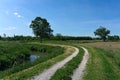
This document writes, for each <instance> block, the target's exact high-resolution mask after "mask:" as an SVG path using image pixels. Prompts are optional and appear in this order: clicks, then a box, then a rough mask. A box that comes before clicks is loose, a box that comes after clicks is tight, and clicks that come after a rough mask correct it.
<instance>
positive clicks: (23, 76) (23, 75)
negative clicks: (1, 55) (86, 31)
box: [3, 47, 74, 80]
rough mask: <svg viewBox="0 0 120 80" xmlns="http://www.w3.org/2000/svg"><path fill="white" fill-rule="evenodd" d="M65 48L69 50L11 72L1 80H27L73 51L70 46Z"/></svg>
mask: <svg viewBox="0 0 120 80" xmlns="http://www.w3.org/2000/svg"><path fill="white" fill-rule="evenodd" d="M66 50H69V51H65V52H67V53H64V54H62V55H59V56H57V57H55V58H52V59H50V60H48V61H46V62H43V63H40V64H37V65H35V66H33V67H31V68H28V69H26V70H23V71H20V72H18V73H15V74H12V75H10V76H6V77H5V78H3V80H27V79H29V78H31V77H33V76H35V75H37V74H39V73H41V72H42V71H44V70H45V69H47V68H49V67H50V66H52V65H53V64H55V63H57V62H59V61H61V60H63V59H64V58H66V57H67V56H69V55H71V53H72V52H73V51H74V49H73V48H70V47H69V48H67V49H66Z"/></svg>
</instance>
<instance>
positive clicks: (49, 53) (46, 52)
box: [0, 42, 64, 78]
mask: <svg viewBox="0 0 120 80" xmlns="http://www.w3.org/2000/svg"><path fill="white" fill-rule="evenodd" d="M1 46H3V48H0V49H3V50H4V51H5V52H6V53H5V52H4V55H5V56H7V54H10V55H11V56H10V57H11V58H12V56H17V55H16V54H13V53H14V52H16V50H17V51H19V52H20V51H21V52H23V51H24V53H25V54H26V53H29V54H35V55H39V56H40V57H39V58H38V59H36V60H35V61H33V62H30V61H28V60H27V62H24V63H22V64H17V65H14V66H12V67H9V69H7V70H4V71H0V78H3V77H5V76H8V75H11V74H13V73H16V72H19V71H21V70H24V69H27V68H29V67H32V66H34V65H36V64H38V63H42V62H45V61H47V60H49V59H51V58H53V57H56V56H58V55H60V54H63V53H64V48H62V47H59V46H47V45H37V44H24V43H15V42H14V43H13V42H4V43H1V44H0V47H1ZM23 46H24V47H23ZM9 48H10V49H9ZM26 49H27V50H28V51H29V52H25V50H26ZM10 52H11V53H10ZM19 54H20V53H18V55H19ZM0 55H2V54H0ZM2 57H3V56H2ZM19 57H20V56H19ZM17 58H18V57H17ZM1 59H2V58H1V56H0V60H1ZM5 59H6V60H8V61H9V59H8V58H5ZM20 59H21V60H22V58H20ZM0 63H1V62H0ZM4 64H5V65H8V66H9V64H6V63H4ZM0 67H3V66H0Z"/></svg>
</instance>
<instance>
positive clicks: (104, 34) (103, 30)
mask: <svg viewBox="0 0 120 80" xmlns="http://www.w3.org/2000/svg"><path fill="white" fill-rule="evenodd" d="M94 34H95V36H96V35H98V36H99V37H100V38H101V39H103V41H106V39H107V36H108V34H110V30H107V29H106V28H105V27H102V26H100V28H98V29H97V30H96V31H95V32H94Z"/></svg>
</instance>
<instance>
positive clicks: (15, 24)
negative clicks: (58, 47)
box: [0, 0, 120, 36]
mask: <svg viewBox="0 0 120 80" xmlns="http://www.w3.org/2000/svg"><path fill="white" fill-rule="evenodd" d="M37 16H40V17H42V18H46V19H47V20H48V22H50V25H51V28H52V29H53V30H54V34H56V33H61V34H62V35H71V36H94V34H93V32H94V31H95V30H96V29H97V28H99V26H104V27H106V28H107V29H109V30H111V35H114V34H116V35H120V0H1V1H0V35H3V33H6V34H7V36H13V35H14V34H16V35H26V36H27V35H32V36H33V33H32V29H31V28H29V24H30V22H31V21H32V20H34V18H35V17H37Z"/></svg>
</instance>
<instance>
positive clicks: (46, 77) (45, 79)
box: [31, 47, 79, 80]
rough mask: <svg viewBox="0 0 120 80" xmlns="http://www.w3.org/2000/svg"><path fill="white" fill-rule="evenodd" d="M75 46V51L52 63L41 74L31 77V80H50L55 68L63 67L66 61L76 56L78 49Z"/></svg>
mask: <svg viewBox="0 0 120 80" xmlns="http://www.w3.org/2000/svg"><path fill="white" fill-rule="evenodd" d="M74 48H75V52H74V53H73V54H72V55H70V56H68V57H67V58H65V59H64V60H62V61H60V62H58V63H57V64H55V65H53V66H52V67H51V68H49V69H47V70H45V71H43V72H42V73H41V74H39V75H38V76H35V77H33V78H32V79H31V80H50V78H51V76H52V75H53V74H54V73H55V72H56V71H57V69H59V68H61V67H63V66H64V65H65V64H66V63H67V62H69V61H70V60H71V59H72V58H73V57H75V56H77V54H78V53H79V49H78V48H76V47H74Z"/></svg>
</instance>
